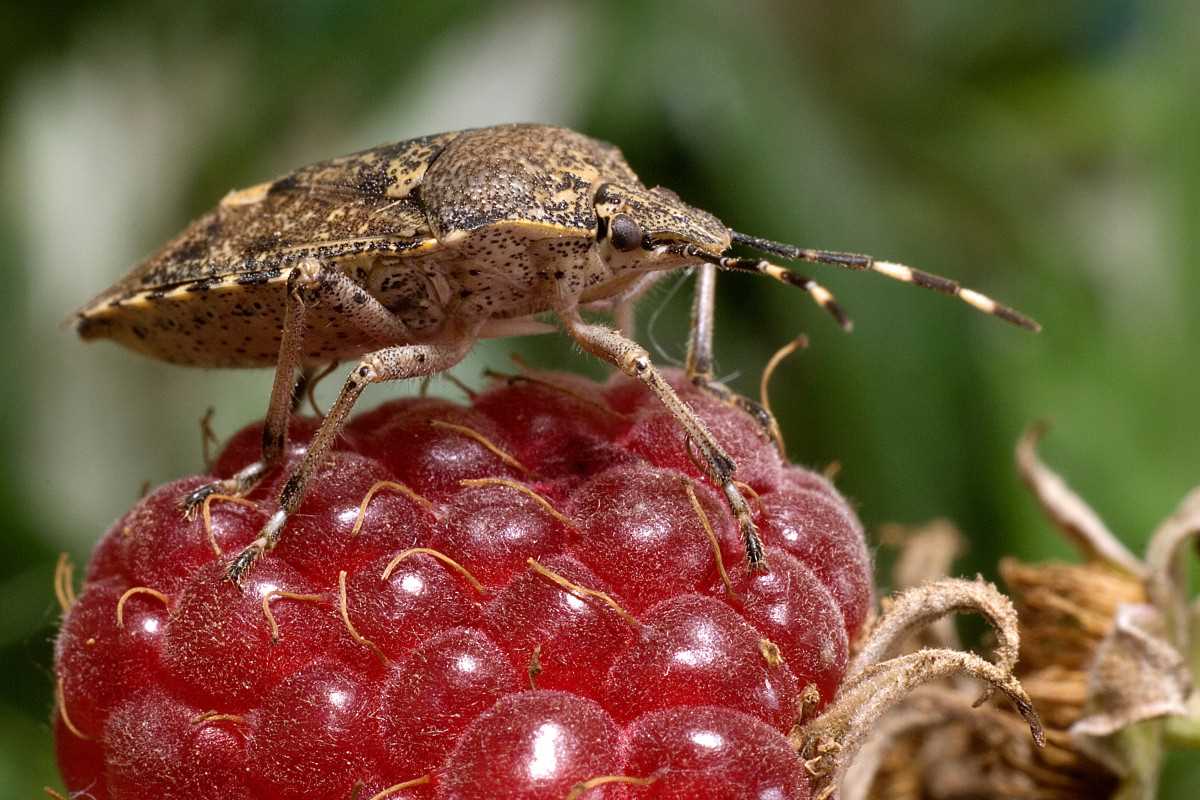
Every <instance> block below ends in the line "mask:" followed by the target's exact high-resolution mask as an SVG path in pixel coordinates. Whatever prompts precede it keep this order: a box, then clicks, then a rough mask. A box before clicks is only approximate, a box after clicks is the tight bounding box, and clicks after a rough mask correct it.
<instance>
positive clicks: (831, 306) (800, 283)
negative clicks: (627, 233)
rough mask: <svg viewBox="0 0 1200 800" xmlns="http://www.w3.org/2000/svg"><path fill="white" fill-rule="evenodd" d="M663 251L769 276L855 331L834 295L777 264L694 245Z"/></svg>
mask: <svg viewBox="0 0 1200 800" xmlns="http://www.w3.org/2000/svg"><path fill="white" fill-rule="evenodd" d="M664 249H665V251H666V252H669V253H674V254H676V255H680V256H683V257H685V258H696V259H699V260H700V261H704V262H706V263H708V264H714V265H715V266H717V267H719V268H721V269H723V270H728V271H730V272H753V273H756V274H758V275H766V276H767V277H768V278H773V279H775V280H777V281H779V282H780V283H786V284H787V285H788V286H797V287H799V288H801V289H803V290H804V291H806V292H808V294H809V296H810V297H812V299H813V300H814V301H815V302H816V304H817V305H819V306H820V307H821V308H823V309H825V310H826V311H828V312H829V313H830V315H832V316H833V318H834V319H835V320H837V323H838V325H840V326H841V327H842V329H843V330H846V331H849V330H851V329H853V327H854V323H853V322H852V321H851V320H850V318H849V317H847V316H846V312H845V311H843V310H842V307H841V306H840V305H838V303H837V300H835V299H834V297H833V293H832V292H830V291H829V290H828V289H826V288H825V287H824V286H822V285H821V284H819V283H817V282H816V281H814V280H813V279H812V278H809V277H806V276H804V275H801V274H799V273H798V272H792V271H791V270H789V269H784V268H783V267H781V266H779V265H778V264H772V263H771V262H770V261H763V260H762V259H759V258H737V257H736V256H718V255H713V254H712V253H709V252H707V251H706V250H703V249H702V248H699V247H697V246H696V245H694V244H685V243H675V244H669V245H665V246H664Z"/></svg>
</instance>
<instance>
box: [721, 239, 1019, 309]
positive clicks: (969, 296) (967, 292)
mask: <svg viewBox="0 0 1200 800" xmlns="http://www.w3.org/2000/svg"><path fill="white" fill-rule="evenodd" d="M730 233H731V234H732V236H733V241H734V243H735V244H740V245H744V246H746V247H749V248H750V249H751V250H757V251H759V252H760V253H770V254H771V255H776V256H781V257H782V258H786V259H790V260H792V261H807V262H809V263H810V264H832V265H834V266H835V267H841V268H843V269H850V270H856V271H863V270H869V271H871V272H878V273H879V274H880V275H886V276H887V277H889V278H891V279H893V280H897V281H901V282H902V283H911V284H913V285H915V286H920V287H921V288H923V289H932V290H933V291H935V292H941V293H942V294H948V295H952V296H954V297H957V298H958V299H959V300H962V301H963V302H964V303H967V304H968V305H971V306H973V307H974V308H976V309H978V310H979V311H982V312H983V313H985V314H991V315H992V316H994V317H999V318H1000V319H1002V320H1004V321H1005V322H1010V323H1012V324H1013V325H1019V326H1020V327H1022V328H1028V329H1029V330H1031V331H1040V330H1041V329H1042V326H1041V325H1039V324H1038V323H1037V322H1035V321H1034V320H1032V319H1030V318H1029V317H1027V316H1025V315H1024V314H1022V313H1021V312H1019V311H1017V310H1016V309H1013V308H1010V307H1009V306H1006V305H1003V304H1001V303H998V302H996V301H995V300H993V299H992V298H990V297H988V296H987V295H983V294H980V293H979V292H977V291H975V290H974V289H968V288H966V287H965V286H962V285H961V284H960V283H959V282H958V281H954V280H951V279H950V278H943V277H942V276H941V275H934V274H933V273H931V272H925V271H924V270H919V269H914V268H913V267H908V266H905V265H904V264H897V263H895V262H892V261H877V260H875V259H874V258H873V257H871V256H867V255H860V254H858V253H840V252H837V251H835V250H808V249H805V248H802V247H796V246H795V245H791V244H784V243H782V242H773V241H771V240H770V239H761V238H759V237H757V236H749V235H747V234H745V233H738V232H737V231H731V232H730Z"/></svg>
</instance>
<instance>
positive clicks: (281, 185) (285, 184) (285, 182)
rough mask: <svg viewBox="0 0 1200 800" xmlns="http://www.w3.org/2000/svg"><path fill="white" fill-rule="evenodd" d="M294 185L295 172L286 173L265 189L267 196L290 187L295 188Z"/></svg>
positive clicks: (295, 183)
mask: <svg viewBox="0 0 1200 800" xmlns="http://www.w3.org/2000/svg"><path fill="white" fill-rule="evenodd" d="M296 185H297V180H296V176H295V174H292V175H287V176H285V177H282V178H280V179H279V180H277V181H275V182H274V183H272V184H271V187H270V188H269V189H267V196H270V195H273V194H279V193H280V192H287V191H290V190H292V189H295V188H296Z"/></svg>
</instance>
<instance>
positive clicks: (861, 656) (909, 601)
mask: <svg viewBox="0 0 1200 800" xmlns="http://www.w3.org/2000/svg"><path fill="white" fill-rule="evenodd" d="M962 612H975V613H978V614H980V615H982V616H983V617H984V619H986V620H987V621H988V622H989V623H990V624H991V625H992V628H993V629H994V631H995V636H996V648H995V664H996V666H997V667H998V668H999V669H1000V670H1001V671H1002V672H1004V673H1010V672H1012V670H1013V668H1014V667H1015V666H1016V663H1017V656H1018V649H1019V641H1020V637H1019V634H1018V631H1017V612H1016V610H1015V609H1014V608H1013V605H1012V602H1011V601H1009V599H1008V598H1007V597H1005V596H1004V595H1002V594H1001V593H1000V592H999V591H998V590H997V589H996V587H995V586H993V585H992V584H991V583H988V582H986V581H984V580H982V579H979V578H977V579H976V580H973V581H968V580H962V579H960V578H943V579H942V580H940V581H932V582H929V583H926V584H923V585H921V586H917V587H914V588H912V589H908V590H906V591H904V592H901V593H900V594H899V595H898V596H896V597H895V598H893V599H892V600H891V601H890V602H889V603H888V607H887V610H886V611H885V612H884V614H883V616H882V617H881V618H880V619H879V621H878V622H877V623H876V624H875V626H874V627H873V628H872V630H871V635H870V637H869V638H868V639H867V641H866V643H865V644H864V645H863V647H862V649H861V650H859V652H858V654H857V655H856V656H855V657H854V660H853V661H852V662H851V663H850V665H849V666H848V667H847V668H846V679H845V682H844V683H843V690H842V691H849V690H850V689H852V688H853V687H854V685H855V684H856V683H857V681H858V680H859V679H860V677H861V676H862V675H864V674H866V671H867V670H868V669H869V668H870V667H871V666H872V665H873V664H877V663H879V662H881V661H882V660H883V659H884V658H886V657H887V656H888V655H889V654H890V653H893V652H895V651H896V650H897V649H898V647H899V646H900V645H901V644H902V643H903V642H904V641H905V640H906V639H908V638H909V637H910V636H911V635H912V634H913V633H915V632H916V631H918V630H920V629H921V628H924V627H926V626H927V625H929V624H931V623H933V622H936V621H937V620H939V619H942V618H944V617H946V616H947V615H948V614H954V613H962ZM985 697H986V695H985Z"/></svg>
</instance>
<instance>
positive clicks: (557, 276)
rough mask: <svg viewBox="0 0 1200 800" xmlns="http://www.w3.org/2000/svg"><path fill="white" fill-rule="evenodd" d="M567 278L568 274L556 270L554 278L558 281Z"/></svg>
mask: <svg viewBox="0 0 1200 800" xmlns="http://www.w3.org/2000/svg"><path fill="white" fill-rule="evenodd" d="M566 276H567V273H565V272H563V271H562V270H561V269H556V270H555V271H554V277H555V279H556V280H560V281H561V280H562V279H563V278H565V277H566Z"/></svg>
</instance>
